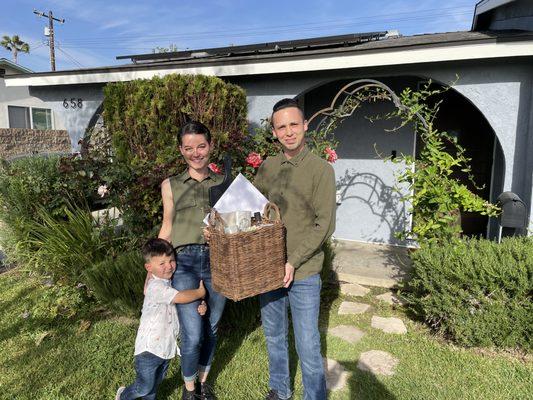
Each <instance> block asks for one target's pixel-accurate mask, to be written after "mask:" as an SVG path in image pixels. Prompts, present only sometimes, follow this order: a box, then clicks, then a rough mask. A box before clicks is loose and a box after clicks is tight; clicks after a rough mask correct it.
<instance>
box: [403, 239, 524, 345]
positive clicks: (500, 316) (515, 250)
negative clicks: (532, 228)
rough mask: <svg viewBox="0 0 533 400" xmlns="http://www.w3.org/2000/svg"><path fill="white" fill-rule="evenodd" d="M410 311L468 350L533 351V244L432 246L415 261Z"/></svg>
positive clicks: (479, 242) (482, 242)
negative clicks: (505, 349)
mask: <svg viewBox="0 0 533 400" xmlns="http://www.w3.org/2000/svg"><path fill="white" fill-rule="evenodd" d="M413 263H414V266H413V278H412V280H411V281H410V282H409V283H408V288H409V291H406V293H405V295H406V297H407V298H408V300H409V306H410V308H411V310H412V311H414V312H415V313H416V314H417V315H418V316H420V317H421V318H423V319H424V320H425V321H426V322H427V323H428V324H429V325H430V326H431V327H433V328H434V329H435V330H437V331H439V332H442V333H444V334H445V335H447V336H448V337H450V338H451V339H453V340H455V341H456V342H458V343H460V344H462V345H466V346H498V347H516V346H520V347H522V348H526V349H532V348H533V238H508V239H504V240H503V241H502V243H501V244H498V243H495V242H492V241H488V240H478V239H471V240H465V241H454V242H452V243H448V244H439V245H436V244H429V245H427V246H424V247H422V248H421V249H419V250H417V251H416V252H415V253H414V255H413Z"/></svg>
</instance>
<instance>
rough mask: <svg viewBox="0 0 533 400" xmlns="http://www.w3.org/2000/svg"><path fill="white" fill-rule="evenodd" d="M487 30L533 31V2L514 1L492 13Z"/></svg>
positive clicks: (528, 0)
mask: <svg viewBox="0 0 533 400" xmlns="http://www.w3.org/2000/svg"><path fill="white" fill-rule="evenodd" d="M489 29H494V30H504V29H522V30H525V31H527V30H529V31H533V2H531V0H515V1H513V2H512V3H508V4H505V5H504V6H502V7H498V8H496V9H495V10H493V11H492V14H491V18H490V25H489Z"/></svg>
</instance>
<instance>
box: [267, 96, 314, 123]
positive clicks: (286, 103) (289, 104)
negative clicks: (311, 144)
mask: <svg viewBox="0 0 533 400" xmlns="http://www.w3.org/2000/svg"><path fill="white" fill-rule="evenodd" d="M285 108H297V109H298V110H300V113H301V114H302V118H303V119H305V117H304V111H303V110H302V107H300V105H299V104H298V102H297V101H296V100H294V99H290V98H285V99H281V100H280V101H278V102H277V103H276V104H274V107H272V114H271V115H270V123H271V124H272V120H273V117H274V113H276V112H278V111H280V110H283V109H285Z"/></svg>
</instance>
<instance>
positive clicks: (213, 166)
mask: <svg viewBox="0 0 533 400" xmlns="http://www.w3.org/2000/svg"><path fill="white" fill-rule="evenodd" d="M207 167H208V168H209V169H210V170H211V171H213V172H214V173H215V174H221V173H222V171H221V170H220V168H219V167H218V165H216V164H215V163H213V162H212V163H210V164H209V165H208V166H207Z"/></svg>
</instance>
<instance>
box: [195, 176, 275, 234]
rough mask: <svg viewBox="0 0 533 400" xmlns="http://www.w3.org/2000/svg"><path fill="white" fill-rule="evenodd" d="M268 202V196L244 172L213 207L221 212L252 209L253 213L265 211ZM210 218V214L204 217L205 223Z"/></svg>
mask: <svg viewBox="0 0 533 400" xmlns="http://www.w3.org/2000/svg"><path fill="white" fill-rule="evenodd" d="M267 203H268V200H267V198H266V197H265V196H263V195H262V194H261V192H260V191H259V190H257V188H256V187H255V186H254V185H252V183H251V182H250V181H249V180H248V179H246V178H245V177H244V175H243V174H239V175H237V177H236V178H235V179H234V180H233V182H232V183H231V185H229V187H228V188H227V189H226V191H225V192H224V194H223V195H222V196H221V197H220V199H218V201H217V202H216V204H215V205H214V207H213V208H214V209H216V210H217V211H218V212H219V213H226V212H233V211H251V212H252V215H253V214H254V213H255V212H257V211H259V212H260V213H263V210H264V208H265V205H266V204H267ZM208 220H209V214H208V215H206V217H205V218H204V224H206V225H208V224H209V222H208Z"/></svg>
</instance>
